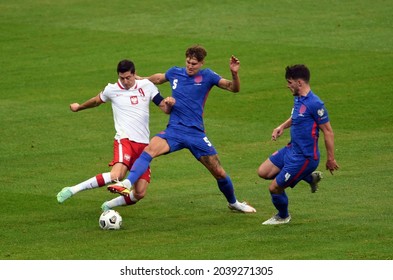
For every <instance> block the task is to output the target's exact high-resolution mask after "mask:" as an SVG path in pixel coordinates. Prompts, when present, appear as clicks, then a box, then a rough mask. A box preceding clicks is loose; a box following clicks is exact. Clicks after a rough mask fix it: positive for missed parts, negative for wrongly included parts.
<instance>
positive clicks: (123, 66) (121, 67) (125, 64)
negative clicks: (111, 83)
mask: <svg viewBox="0 0 393 280" xmlns="http://www.w3.org/2000/svg"><path fill="white" fill-rule="evenodd" d="M128 71H130V72H131V74H135V65H134V62H132V61H131V60H128V59H123V60H122V61H120V62H119V64H117V74H119V73H125V72H128Z"/></svg>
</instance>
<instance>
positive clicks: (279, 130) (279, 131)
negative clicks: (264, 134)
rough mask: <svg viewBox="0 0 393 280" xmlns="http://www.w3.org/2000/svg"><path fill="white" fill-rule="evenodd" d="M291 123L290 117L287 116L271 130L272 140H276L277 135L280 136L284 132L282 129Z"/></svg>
mask: <svg viewBox="0 0 393 280" xmlns="http://www.w3.org/2000/svg"><path fill="white" fill-rule="evenodd" d="M291 125H292V119H291V118H289V119H287V120H286V121H285V122H283V123H282V124H280V125H279V126H277V127H276V128H275V129H273V132H272V140H273V141H276V140H277V138H278V137H280V136H281V135H282V134H283V133H284V129H286V128H288V127H290V126H291Z"/></svg>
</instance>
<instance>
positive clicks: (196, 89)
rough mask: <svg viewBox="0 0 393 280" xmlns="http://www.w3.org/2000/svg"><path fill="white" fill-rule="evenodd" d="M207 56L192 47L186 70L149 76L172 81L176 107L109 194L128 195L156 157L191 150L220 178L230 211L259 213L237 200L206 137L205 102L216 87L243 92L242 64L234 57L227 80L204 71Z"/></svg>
mask: <svg viewBox="0 0 393 280" xmlns="http://www.w3.org/2000/svg"><path fill="white" fill-rule="evenodd" d="M206 55H207V52H206V50H205V49H204V48H203V47H202V46H199V45H196V46H192V47H190V48H188V49H187V50H186V54H185V56H186V66H185V67H172V68H170V69H169V70H167V71H166V73H157V74H153V75H152V76H150V77H148V79H149V80H150V81H151V82H153V83H154V84H163V83H165V82H169V83H170V85H171V88H172V97H173V98H174V99H175V100H176V103H175V105H174V106H173V107H172V111H171V113H170V118H169V123H168V125H167V127H166V129H165V130H164V131H162V132H160V133H158V134H157V135H155V136H154V137H153V138H152V139H151V141H150V143H149V145H148V146H147V147H146V148H145V149H144V152H143V153H142V154H141V156H140V157H139V158H138V159H137V161H136V162H135V164H134V165H133V168H132V169H131V171H130V173H129V176H128V177H127V179H125V180H124V181H122V182H118V183H116V184H114V185H110V186H109V187H108V190H109V191H111V192H114V193H119V194H121V195H128V194H129V192H130V189H131V188H132V186H133V185H134V183H135V182H136V181H137V180H138V178H139V177H140V176H141V175H142V174H143V173H144V172H145V170H146V169H147V168H148V167H149V164H150V162H151V161H152V160H153V158H155V157H158V156H160V155H164V154H168V153H173V152H176V151H179V150H181V149H188V150H189V151H190V152H191V153H192V154H193V156H194V157H195V158H196V159H197V160H199V161H200V162H201V163H202V164H203V165H204V166H205V167H206V168H207V169H208V170H209V171H210V173H211V174H212V175H213V177H214V178H215V179H216V181H217V185H218V188H219V189H220V191H221V192H222V193H223V194H224V196H225V198H226V200H227V201H228V207H229V209H231V210H235V211H239V212H244V213H253V212H256V210H255V209H254V208H253V207H251V206H250V205H248V204H247V203H245V202H239V201H238V200H237V199H236V196H235V192H234V187H233V184H232V181H231V178H230V177H229V175H228V174H227V173H226V172H225V170H224V168H223V167H222V166H221V163H220V160H219V157H218V154H217V151H216V149H215V148H214V146H213V144H212V143H211V142H210V141H209V139H208V138H207V136H206V134H205V127H204V122H203V110H204V106H205V102H206V99H207V97H208V94H209V92H210V90H211V88H212V87H213V86H217V87H219V88H221V89H224V90H228V91H231V92H238V91H239V90H240V80H239V76H238V71H239V68H240V62H239V60H238V59H237V58H236V57H234V56H232V57H231V58H230V61H229V67H230V71H231V74H232V79H231V80H227V79H224V78H222V77H221V76H220V75H218V74H217V73H215V72H213V71H212V70H211V69H209V68H206V69H202V66H203V65H204V62H205V57H206Z"/></svg>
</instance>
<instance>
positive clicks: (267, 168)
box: [257, 158, 281, 180]
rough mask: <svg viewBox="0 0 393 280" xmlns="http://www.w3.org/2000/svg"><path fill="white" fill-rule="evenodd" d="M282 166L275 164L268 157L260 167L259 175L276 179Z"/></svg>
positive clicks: (267, 178)
mask: <svg viewBox="0 0 393 280" xmlns="http://www.w3.org/2000/svg"><path fill="white" fill-rule="evenodd" d="M280 170H281V169H280V168H279V167H277V166H276V165H274V164H273V162H272V161H271V160H270V159H269V158H268V159H266V160H265V161H264V162H263V163H262V164H261V165H260V166H259V168H258V170H257V173H258V176H259V177H261V178H263V179H265V180H272V179H274V178H275V177H276V176H277V174H278V173H279V172H280Z"/></svg>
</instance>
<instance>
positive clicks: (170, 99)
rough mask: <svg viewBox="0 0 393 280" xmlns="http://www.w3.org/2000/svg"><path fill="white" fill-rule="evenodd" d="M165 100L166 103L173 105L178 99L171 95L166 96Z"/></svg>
mask: <svg viewBox="0 0 393 280" xmlns="http://www.w3.org/2000/svg"><path fill="white" fill-rule="evenodd" d="M164 102H165V104H166V105H168V106H170V107H172V106H173V105H175V103H176V99H175V98H173V97H172V96H169V97H166V98H165V99H164Z"/></svg>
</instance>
